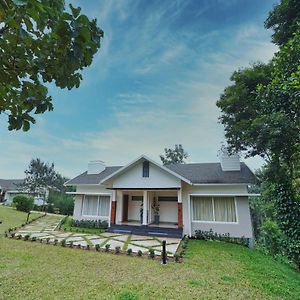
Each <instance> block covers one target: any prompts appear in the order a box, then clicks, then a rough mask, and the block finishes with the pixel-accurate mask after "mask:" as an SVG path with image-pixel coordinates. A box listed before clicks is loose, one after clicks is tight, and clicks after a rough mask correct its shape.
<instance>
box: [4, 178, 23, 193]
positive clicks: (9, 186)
mask: <svg viewBox="0 0 300 300" xmlns="http://www.w3.org/2000/svg"><path fill="white" fill-rule="evenodd" d="M23 182H24V179H0V189H1V190H4V191H15V190H17V189H18V185H19V184H21V183H23Z"/></svg>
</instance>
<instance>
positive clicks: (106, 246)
mask: <svg viewBox="0 0 300 300" xmlns="http://www.w3.org/2000/svg"><path fill="white" fill-rule="evenodd" d="M109 249H110V244H106V245H105V251H106V252H108V251H109Z"/></svg>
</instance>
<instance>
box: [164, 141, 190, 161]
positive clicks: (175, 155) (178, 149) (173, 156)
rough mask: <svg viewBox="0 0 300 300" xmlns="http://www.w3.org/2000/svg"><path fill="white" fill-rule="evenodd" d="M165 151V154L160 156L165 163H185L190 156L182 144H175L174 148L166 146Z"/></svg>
mask: <svg viewBox="0 0 300 300" xmlns="http://www.w3.org/2000/svg"><path fill="white" fill-rule="evenodd" d="M164 151H165V154H164V155H160V156H159V157H160V159H161V161H162V163H163V165H171V164H182V163H185V159H186V158H188V157H189V155H188V153H187V152H185V151H184V149H183V147H182V145H181V144H178V145H175V148H174V149H171V148H165V149H164Z"/></svg>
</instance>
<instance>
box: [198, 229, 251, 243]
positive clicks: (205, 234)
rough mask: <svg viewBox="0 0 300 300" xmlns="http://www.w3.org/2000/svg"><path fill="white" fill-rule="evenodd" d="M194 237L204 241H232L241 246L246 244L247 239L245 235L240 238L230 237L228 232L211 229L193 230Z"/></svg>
mask: <svg viewBox="0 0 300 300" xmlns="http://www.w3.org/2000/svg"><path fill="white" fill-rule="evenodd" d="M194 238H195V239H197V240H204V241H222V242H227V243H233V244H238V245H242V246H247V245H248V240H247V239H246V238H245V237H241V238H236V237H231V236H230V235H229V233H225V234H220V233H216V232H214V231H213V230H212V229H210V230H209V231H204V230H195V236H194Z"/></svg>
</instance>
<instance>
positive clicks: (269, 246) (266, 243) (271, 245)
mask: <svg viewBox="0 0 300 300" xmlns="http://www.w3.org/2000/svg"><path fill="white" fill-rule="evenodd" d="M258 242H259V244H260V246H261V247H262V248H263V250H264V251H266V252H267V253H268V254H270V255H272V256H276V255H278V254H283V245H284V242H285V239H284V236H283V233H282V232H281V231H280V229H279V227H278V225H277V223H276V222H274V221H272V220H270V219H267V220H266V221H265V222H264V223H263V224H262V226H261V228H260V238H259V241H258Z"/></svg>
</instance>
